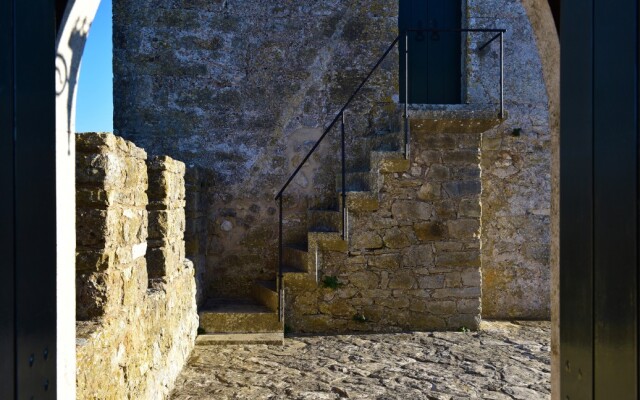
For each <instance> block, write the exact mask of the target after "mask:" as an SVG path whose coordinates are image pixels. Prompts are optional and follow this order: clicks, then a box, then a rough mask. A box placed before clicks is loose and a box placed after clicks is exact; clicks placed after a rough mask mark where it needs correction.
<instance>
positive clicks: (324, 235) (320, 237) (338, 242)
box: [307, 232, 349, 251]
mask: <svg viewBox="0 0 640 400" xmlns="http://www.w3.org/2000/svg"><path fill="white" fill-rule="evenodd" d="M307 238H308V240H309V249H315V248H316V247H317V248H319V249H322V250H329V251H347V250H349V246H348V243H347V242H346V241H345V240H344V239H343V238H342V232H309V233H308V234H307Z"/></svg>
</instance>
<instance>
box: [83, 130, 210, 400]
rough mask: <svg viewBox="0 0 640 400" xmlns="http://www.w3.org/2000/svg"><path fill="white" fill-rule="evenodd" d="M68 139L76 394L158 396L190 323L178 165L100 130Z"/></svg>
mask: <svg viewBox="0 0 640 400" xmlns="http://www.w3.org/2000/svg"><path fill="white" fill-rule="evenodd" d="M76 143H77V146H76V148H77V161H76V168H77V188H78V191H77V203H78V209H77V232H78V237H77V249H78V250H77V256H76V264H77V275H76V276H77V293H78V296H77V319H78V323H77V337H78V340H77V397H78V398H79V399H124V398H135V399H162V398H165V397H166V396H167V395H168V393H169V391H170V390H171V388H172V387H173V382H174V380H175V378H176V376H177V375H178V373H179V372H180V370H181V369H182V366H183V365H184V364H185V362H186V359H187V357H188V355H189V353H190V352H191V349H192V348H193V345H194V342H195V336H196V331H197V326H198V316H197V312H196V303H195V295H196V286H195V280H194V267H193V264H192V263H191V262H190V261H189V260H186V259H185V258H184V253H185V247H184V240H183V238H184V229H185V215H184V203H185V194H184V193H185V191H184V170H185V167H184V164H183V163H181V162H178V161H175V160H172V159H170V158H168V157H153V158H151V159H150V160H147V155H146V153H145V151H144V150H142V149H140V148H138V147H136V146H135V145H133V144H132V143H130V142H127V141H125V140H124V139H122V138H119V137H117V136H114V135H112V134H108V133H87V134H82V135H78V136H77V138H76ZM150 278H151V279H150Z"/></svg>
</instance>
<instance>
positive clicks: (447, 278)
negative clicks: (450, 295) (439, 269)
mask: <svg viewBox="0 0 640 400" xmlns="http://www.w3.org/2000/svg"><path fill="white" fill-rule="evenodd" d="M444 286H445V287H448V288H450V287H452V288H458V287H461V286H462V277H461V276H460V273H459V272H448V273H446V274H445V275H444Z"/></svg>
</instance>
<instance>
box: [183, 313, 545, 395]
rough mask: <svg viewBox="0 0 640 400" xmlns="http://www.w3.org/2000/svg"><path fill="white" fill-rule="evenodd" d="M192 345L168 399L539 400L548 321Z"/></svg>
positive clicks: (543, 392)
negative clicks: (280, 341)
mask: <svg viewBox="0 0 640 400" xmlns="http://www.w3.org/2000/svg"><path fill="white" fill-rule="evenodd" d="M482 326H483V329H482V330H481V331H479V332H474V333H470V332H467V333H463V332H446V333H401V334H377V335H352V336H318V337H295V336H294V337H290V338H286V339H285V344H284V346H277V347H274V346H265V345H239V346H229V347H220V346H206V345H198V346H196V349H195V350H194V352H193V355H192V356H191V358H190V360H189V363H188V365H187V367H186V368H185V370H184V371H183V372H182V374H181V375H180V377H179V378H178V380H177V384H176V389H175V390H174V391H173V393H172V395H171V398H172V399H176V400H182V399H184V400H186V399H273V398H276V399H292V400H301V399H308V400H312V399H313V400H317V399H340V398H350V399H401V400H405V399H416V400H417V399H425V400H431V399H438V400H445V399H446V400H452V399H494V400H502V399H504V400H507V399H519V400H535V399H549V390H550V384H549V324H548V323H517V324H512V323H505V322H491V323H487V322H483V324H482Z"/></svg>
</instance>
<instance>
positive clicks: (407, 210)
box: [391, 200, 433, 221]
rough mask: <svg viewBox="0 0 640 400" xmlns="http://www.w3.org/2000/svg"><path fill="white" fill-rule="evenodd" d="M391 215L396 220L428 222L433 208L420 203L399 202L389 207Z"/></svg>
mask: <svg viewBox="0 0 640 400" xmlns="http://www.w3.org/2000/svg"><path fill="white" fill-rule="evenodd" d="M391 214H392V215H393V218H395V219H397V220H412V221H413V220H416V219H422V220H428V219H430V218H431V217H432V215H433V206H432V205H431V204H429V203H425V202H422V201H411V200H399V201H396V202H394V203H393V205H392V206H391Z"/></svg>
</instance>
